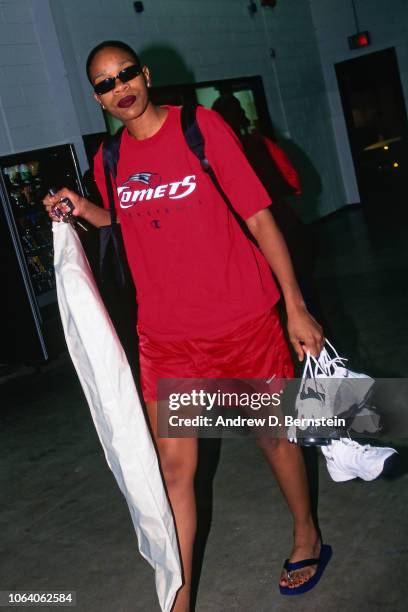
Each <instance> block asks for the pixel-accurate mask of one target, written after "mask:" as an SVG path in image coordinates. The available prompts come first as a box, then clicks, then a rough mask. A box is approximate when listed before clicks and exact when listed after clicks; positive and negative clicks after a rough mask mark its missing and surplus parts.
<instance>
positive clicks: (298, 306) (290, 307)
mask: <svg viewBox="0 0 408 612" xmlns="http://www.w3.org/2000/svg"><path fill="white" fill-rule="evenodd" d="M246 224H247V226H248V229H249V231H250V232H251V234H252V235H253V236H254V238H255V239H256V241H257V242H258V244H259V247H260V249H261V251H262V253H263V254H264V256H265V259H266V260H267V262H268V263H269V265H270V267H271V268H272V271H273V273H274V274H275V276H276V278H277V279H278V282H279V284H280V287H281V290H282V293H283V297H284V300H285V307H286V312H287V315H288V332H289V338H290V341H291V343H292V344H293V347H294V349H295V351H296V354H297V356H298V358H299V361H302V360H303V356H304V353H305V352H306V351H310V353H311V354H312V355H314V356H317V355H318V354H319V353H320V351H321V350H322V348H323V342H324V337H323V330H322V328H321V326H320V325H319V324H318V323H317V322H316V321H315V319H314V318H313V317H312V316H311V315H310V314H309V312H308V311H307V308H306V306H305V303H304V300H303V297H302V294H301V292H300V289H299V286H298V284H297V281H296V277H295V274H294V271H293V267H292V262H291V260H290V255H289V252H288V249H287V246H286V243H285V241H284V239H283V236H282V234H281V232H280V231H279V229H278V227H277V225H276V223H275V221H274V218H273V216H272V214H271V213H270V211H269V210H268V209H263V210H260V211H258V212H256V213H255V214H254V215H252V216H251V217H250V218H249V219H247V220H246Z"/></svg>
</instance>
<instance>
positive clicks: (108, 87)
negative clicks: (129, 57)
mask: <svg viewBox="0 0 408 612" xmlns="http://www.w3.org/2000/svg"><path fill="white" fill-rule="evenodd" d="M141 72H142V69H141V67H140V66H139V64H135V65H134V66H127V67H126V68H123V70H121V71H120V72H119V74H117V75H116V76H115V77H109V78H107V79H104V80H103V81H101V82H100V83H97V84H96V85H94V92H95V93H96V94H98V96H101V95H103V94H106V93H108V91H112V89H114V88H115V87H116V79H119V81H122V83H127V82H128V81H131V80H132V79H134V78H135V77H137V76H139V74H140V73H141Z"/></svg>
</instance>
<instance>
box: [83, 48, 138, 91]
mask: <svg viewBox="0 0 408 612" xmlns="http://www.w3.org/2000/svg"><path fill="white" fill-rule="evenodd" d="M107 47H114V48H116V49H122V51H126V52H127V53H129V55H131V56H132V57H133V58H134V59H135V61H136V63H137V64H138V65H139V66H140V59H139V56H138V54H137V53H136V51H135V50H134V49H132V47H130V46H129V45H127V44H126V43H124V42H122V41H121V40H104V41H103V42H101V43H99V45H96V47H94V48H93V49H92V51H91V52H90V54H89V55H88V59H87V60H86V74H87V77H88V80H89V82H90V83H92V81H91V76H90V68H91V64H92V62H93V59H94V57H95V55H96V54H97V53H99V51H102V49H105V48H107Z"/></svg>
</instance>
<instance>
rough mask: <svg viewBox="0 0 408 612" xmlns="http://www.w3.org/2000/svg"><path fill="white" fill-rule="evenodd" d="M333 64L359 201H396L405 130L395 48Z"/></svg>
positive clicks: (403, 167) (402, 170) (402, 168)
mask: <svg viewBox="0 0 408 612" xmlns="http://www.w3.org/2000/svg"><path fill="white" fill-rule="evenodd" d="M335 68H336V75H337V81H338V85H339V90H340V96H341V101H342V105H343V111H344V116H345V120H346V125H347V131H348V137H349V141H350V147H351V151H352V156H353V161H354V167H355V171H356V177H357V183H358V187H359V191H360V196H361V201H362V203H363V204H375V203H384V198H387V200H389V199H390V198H392V199H393V202H395V203H398V202H401V201H402V199H403V197H404V178H403V177H404V174H405V176H406V172H407V167H408V165H407V161H408V155H407V137H408V130H407V114H406V109H405V103H404V97H403V92H402V86H401V79H400V75H399V68H398V62H397V56H396V53H395V49H394V47H391V48H389V49H384V50H383V51H377V52H375V53H369V54H367V55H363V56H360V57H357V58H355V59H352V60H347V61H344V62H340V63H338V64H335ZM405 191H406V185H405Z"/></svg>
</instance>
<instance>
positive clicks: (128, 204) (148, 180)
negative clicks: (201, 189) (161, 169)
mask: <svg viewBox="0 0 408 612" xmlns="http://www.w3.org/2000/svg"><path fill="white" fill-rule="evenodd" d="M195 178H196V177H195V174H192V175H188V176H185V177H184V178H183V179H182V180H181V181H172V182H171V183H164V184H162V183H161V177H160V175H159V174H157V173H154V172H138V173H137V174H132V175H131V176H130V177H129V178H128V180H127V181H126V182H125V183H124V184H123V185H121V186H120V187H118V197H119V202H120V207H121V208H132V206H134V205H135V204H136V203H138V202H145V201H147V200H152V199H153V200H156V199H157V198H164V197H168V198H169V199H170V200H179V199H181V198H186V197H187V196H189V195H190V194H191V193H193V191H194V189H195V188H196V185H197V183H196V181H195ZM134 183H141V184H142V185H143V186H144V187H143V188H142V189H140V188H139V189H137V188H136V189H135V185H133V184H134Z"/></svg>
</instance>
